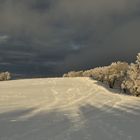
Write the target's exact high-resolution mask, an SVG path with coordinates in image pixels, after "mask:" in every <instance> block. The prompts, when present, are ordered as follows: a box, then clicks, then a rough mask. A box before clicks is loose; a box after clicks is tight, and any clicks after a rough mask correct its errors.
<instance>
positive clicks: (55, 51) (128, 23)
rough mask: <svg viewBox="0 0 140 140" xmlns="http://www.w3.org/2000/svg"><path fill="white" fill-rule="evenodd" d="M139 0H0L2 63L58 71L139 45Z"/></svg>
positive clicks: (117, 56)
mask: <svg viewBox="0 0 140 140" xmlns="http://www.w3.org/2000/svg"><path fill="white" fill-rule="evenodd" d="M139 6H140V1H139V0H133V1H132V0H117V1H116V0H86V1H85V0H0V49H1V51H0V66H1V68H2V69H4V70H5V69H9V70H12V71H13V72H16V73H17V72H18V73H25V74H28V72H29V74H31V73H32V71H33V72H34V73H39V74H45V73H46V75H47V74H49V75H50V74H60V73H63V72H64V71H68V70H72V69H76V70H79V69H86V68H91V67H94V66H99V65H105V64H108V63H110V62H111V61H116V60H128V61H132V60H133V59H134V55H136V53H137V52H138V51H139V46H140V41H139V36H140V9H139Z"/></svg>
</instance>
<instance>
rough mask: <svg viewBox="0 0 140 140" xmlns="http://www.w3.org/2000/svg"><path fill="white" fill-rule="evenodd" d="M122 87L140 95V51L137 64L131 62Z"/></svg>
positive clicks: (130, 92) (125, 90) (128, 91)
mask: <svg viewBox="0 0 140 140" xmlns="http://www.w3.org/2000/svg"><path fill="white" fill-rule="evenodd" d="M121 88H122V89H123V90H124V92H127V93H129V94H132V95H135V96H139V95H140V53H139V54H138V56H137V60H136V63H135V64H133V63H132V64H131V65H130V66H129V69H128V71H127V75H126V77H125V80H124V81H123V82H122V85H121Z"/></svg>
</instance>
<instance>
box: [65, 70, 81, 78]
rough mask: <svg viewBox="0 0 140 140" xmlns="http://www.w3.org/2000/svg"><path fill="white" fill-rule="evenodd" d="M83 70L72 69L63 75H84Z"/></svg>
mask: <svg viewBox="0 0 140 140" xmlns="http://www.w3.org/2000/svg"><path fill="white" fill-rule="evenodd" d="M82 76H83V71H70V72H68V73H66V74H64V75H63V77H82Z"/></svg>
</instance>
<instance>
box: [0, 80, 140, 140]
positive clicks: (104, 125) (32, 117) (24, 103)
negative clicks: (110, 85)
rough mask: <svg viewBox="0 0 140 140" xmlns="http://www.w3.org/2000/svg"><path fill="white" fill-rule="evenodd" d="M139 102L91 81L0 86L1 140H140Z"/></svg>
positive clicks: (56, 81) (21, 82) (21, 81)
mask: <svg viewBox="0 0 140 140" xmlns="http://www.w3.org/2000/svg"><path fill="white" fill-rule="evenodd" d="M139 118H140V98H136V97H130V96H126V95H122V94H117V93H116V91H114V92H112V91H110V90H109V89H107V88H105V87H103V86H101V85H100V84H98V83H97V82H96V81H94V80H91V79H89V78H48V79H28V80H14V81H6V82H0V140H140V132H139V131H140V119H139Z"/></svg>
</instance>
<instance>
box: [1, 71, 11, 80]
mask: <svg viewBox="0 0 140 140" xmlns="http://www.w3.org/2000/svg"><path fill="white" fill-rule="evenodd" d="M10 79H11V74H10V73H9V72H1V73H0V81H5V80H10Z"/></svg>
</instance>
